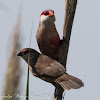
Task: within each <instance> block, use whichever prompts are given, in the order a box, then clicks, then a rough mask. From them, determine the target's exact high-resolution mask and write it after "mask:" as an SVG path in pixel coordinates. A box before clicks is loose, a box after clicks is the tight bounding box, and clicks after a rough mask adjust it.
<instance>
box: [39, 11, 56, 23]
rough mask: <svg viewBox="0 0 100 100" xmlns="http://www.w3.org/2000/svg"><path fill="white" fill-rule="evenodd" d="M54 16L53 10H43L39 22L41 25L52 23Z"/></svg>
mask: <svg viewBox="0 0 100 100" xmlns="http://www.w3.org/2000/svg"><path fill="white" fill-rule="evenodd" d="M54 21H55V15H54V11H53V10H45V11H43V12H42V13H41V16H40V22H42V23H47V22H49V23H54Z"/></svg>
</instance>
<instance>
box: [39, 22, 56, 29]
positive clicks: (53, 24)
mask: <svg viewBox="0 0 100 100" xmlns="http://www.w3.org/2000/svg"><path fill="white" fill-rule="evenodd" d="M40 26H43V27H47V28H48V27H50V26H53V27H55V23H54V21H45V22H43V21H40Z"/></svg>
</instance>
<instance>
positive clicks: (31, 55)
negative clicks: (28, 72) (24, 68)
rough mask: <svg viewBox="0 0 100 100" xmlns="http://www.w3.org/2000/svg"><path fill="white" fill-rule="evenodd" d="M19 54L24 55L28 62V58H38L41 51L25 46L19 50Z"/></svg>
mask: <svg viewBox="0 0 100 100" xmlns="http://www.w3.org/2000/svg"><path fill="white" fill-rule="evenodd" d="M17 56H20V57H22V58H23V59H24V60H25V61H26V62H27V63H28V59H29V60H32V61H34V60H36V58H38V57H39V53H38V52H37V51H36V50H34V49H31V48H25V49H22V50H21V51H20V52H18V53H17Z"/></svg>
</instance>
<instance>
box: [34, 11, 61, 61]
mask: <svg viewBox="0 0 100 100" xmlns="http://www.w3.org/2000/svg"><path fill="white" fill-rule="evenodd" d="M54 22H55V15H54V11H53V10H45V11H43V12H42V13H41V15H40V23H39V27H38V30H37V34H36V38H37V43H38V46H39V49H40V51H41V53H42V54H44V55H47V56H49V57H51V58H53V59H56V60H58V59H59V54H60V37H59V34H58V32H57V30H56V26H55V23H54Z"/></svg>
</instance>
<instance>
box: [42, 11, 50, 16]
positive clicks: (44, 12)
mask: <svg viewBox="0 0 100 100" xmlns="http://www.w3.org/2000/svg"><path fill="white" fill-rule="evenodd" d="M41 15H49V11H43V12H42V14H41Z"/></svg>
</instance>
